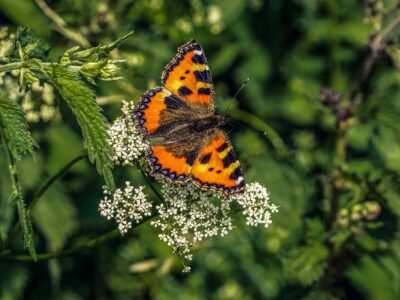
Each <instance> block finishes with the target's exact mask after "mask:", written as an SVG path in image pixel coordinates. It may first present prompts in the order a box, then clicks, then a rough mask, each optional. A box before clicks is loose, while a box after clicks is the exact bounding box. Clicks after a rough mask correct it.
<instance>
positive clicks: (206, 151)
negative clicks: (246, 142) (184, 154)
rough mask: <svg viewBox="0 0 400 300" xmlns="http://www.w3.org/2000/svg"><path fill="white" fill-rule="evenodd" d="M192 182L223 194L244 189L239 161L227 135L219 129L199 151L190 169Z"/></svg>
mask: <svg viewBox="0 0 400 300" xmlns="http://www.w3.org/2000/svg"><path fill="white" fill-rule="evenodd" d="M191 175H192V179H193V183H194V184H195V185H196V186H198V187H200V188H201V189H211V190H215V191H220V192H223V193H225V194H232V193H240V192H242V191H243V190H244V185H245V183H244V178H243V173H242V171H241V169H240V163H239V160H238V158H237V155H236V153H235V152H234V150H233V147H232V144H231V143H230V141H229V139H228V137H227V136H226V135H225V134H224V132H223V131H222V130H220V129H217V130H216V131H215V132H214V135H213V136H212V137H211V138H210V139H209V140H208V142H207V143H206V144H205V146H204V147H203V149H202V150H201V151H200V152H199V155H198V156H197V158H196V160H195V162H194V164H193V166H192V169H191Z"/></svg>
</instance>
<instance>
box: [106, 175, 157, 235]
mask: <svg viewBox="0 0 400 300" xmlns="http://www.w3.org/2000/svg"><path fill="white" fill-rule="evenodd" d="M125 184H126V187H125V188H124V189H123V190H121V189H116V190H115V191H114V192H111V191H109V190H108V189H107V187H106V186H104V187H103V192H104V198H103V199H102V200H101V201H100V204H99V211H100V214H101V215H102V216H103V217H106V218H107V220H111V219H115V221H116V222H117V224H118V229H119V231H120V232H121V234H125V233H127V232H128V230H129V229H131V228H132V223H139V222H140V221H142V220H143V218H144V217H147V216H151V208H152V204H151V202H150V201H148V200H147V198H146V195H145V194H144V193H143V189H144V187H143V186H139V187H137V188H135V187H133V186H132V185H131V184H130V183H129V181H127V182H126V183H125Z"/></svg>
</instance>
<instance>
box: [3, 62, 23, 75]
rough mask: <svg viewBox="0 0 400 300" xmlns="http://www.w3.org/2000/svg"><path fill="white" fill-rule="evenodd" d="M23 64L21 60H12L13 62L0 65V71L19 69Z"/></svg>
mask: <svg viewBox="0 0 400 300" xmlns="http://www.w3.org/2000/svg"><path fill="white" fill-rule="evenodd" d="M23 66H24V64H23V63H22V62H13V63H9V64H5V65H1V66H0V73H3V72H9V71H12V70H18V69H21V68H22V67H23Z"/></svg>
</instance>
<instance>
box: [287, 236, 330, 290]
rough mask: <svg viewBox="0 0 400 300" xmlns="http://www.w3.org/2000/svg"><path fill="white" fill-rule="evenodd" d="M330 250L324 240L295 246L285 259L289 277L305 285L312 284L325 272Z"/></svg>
mask: <svg viewBox="0 0 400 300" xmlns="http://www.w3.org/2000/svg"><path fill="white" fill-rule="evenodd" d="M328 255H329V252H328V249H327V248H326V246H325V245H324V244H323V243H322V242H314V243H312V244H308V245H305V246H302V247H298V248H293V249H292V250H291V251H290V253H289V255H287V256H286V257H285V258H284V259H283V265H284V271H285V273H286V275H287V277H288V278H289V279H291V280H293V281H296V282H299V283H301V284H303V285H310V284H312V283H313V282H315V281H316V280H318V279H319V278H320V277H321V276H322V274H323V273H324V270H325V267H326V260H327V258H328Z"/></svg>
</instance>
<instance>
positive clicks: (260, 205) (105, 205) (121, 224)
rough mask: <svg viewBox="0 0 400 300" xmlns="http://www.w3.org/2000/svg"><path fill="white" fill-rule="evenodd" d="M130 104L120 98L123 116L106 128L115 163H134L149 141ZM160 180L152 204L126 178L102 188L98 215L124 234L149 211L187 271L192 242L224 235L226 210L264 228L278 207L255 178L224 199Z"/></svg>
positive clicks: (228, 224) (229, 221)
mask: <svg viewBox="0 0 400 300" xmlns="http://www.w3.org/2000/svg"><path fill="white" fill-rule="evenodd" d="M132 110H133V105H132V104H131V103H127V102H124V103H123V107H122V112H123V115H122V116H121V117H120V118H118V119H117V120H116V121H114V123H113V124H112V125H111V126H110V128H109V136H110V139H109V143H110V145H111V147H112V151H113V155H112V158H113V160H114V161H115V163H116V164H121V165H129V166H133V165H135V162H136V161H137V160H138V159H141V157H143V155H144V153H145V151H146V150H147V149H148V147H149V145H148V144H147V143H146V142H145V141H143V139H142V136H141V134H140V132H139V130H138V129H137V128H136V126H135V119H134V118H133V117H132V114H131V113H130V112H131V111H132ZM156 179H157V180H158V181H160V183H161V186H162V187H161V199H159V201H158V203H154V205H153V203H152V202H151V201H150V200H149V199H148V198H147V196H146V195H145V194H144V193H143V187H138V188H134V187H133V186H132V185H131V184H130V183H129V182H126V187H125V189H124V190H121V189H116V190H115V191H114V192H110V191H108V190H107V189H105V190H104V193H105V196H104V199H103V200H101V202H100V213H101V215H103V216H104V217H106V218H107V219H109V220H110V219H114V220H115V221H116V222H117V224H118V228H119V230H120V231H121V234H125V233H126V232H127V231H128V230H129V229H131V228H132V227H133V223H135V222H136V223H138V222H140V221H141V220H143V219H144V218H145V217H147V216H150V215H151V212H150V211H151V208H152V206H155V211H154V212H153V215H152V216H153V217H154V218H153V220H152V221H151V225H152V226H154V227H156V228H158V229H159V230H160V233H159V235H158V236H159V238H160V239H161V240H162V241H164V242H165V243H167V244H168V246H170V247H171V248H172V250H173V252H174V253H177V254H178V256H179V257H180V258H181V259H182V260H183V261H184V264H185V268H184V269H183V271H185V272H188V271H190V267H189V266H187V263H188V262H190V261H191V260H192V259H193V255H192V249H193V246H194V245H195V244H196V243H198V242H200V241H203V240H206V239H210V238H212V237H215V236H224V235H226V234H228V233H229V232H230V231H231V230H232V229H233V228H234V225H233V219H232V218H231V214H232V213H233V212H236V211H237V209H235V208H237V207H239V208H240V211H241V212H242V214H243V215H244V216H245V218H246V223H247V225H250V226H258V225H263V226H265V227H268V226H269V225H270V224H271V215H272V213H275V212H277V211H278V207H277V206H275V205H274V204H272V203H271V202H270V201H269V195H268V192H267V189H266V188H265V187H264V186H263V185H261V184H260V183H258V182H255V183H247V185H246V187H245V191H244V192H243V193H242V194H233V195H231V196H229V197H227V196H226V195H223V194H220V193H213V192H210V191H209V192H204V191H201V190H200V189H198V188H197V187H195V186H194V185H193V184H192V183H190V182H187V183H171V182H169V181H168V182H167V181H165V180H164V179H163V178H156Z"/></svg>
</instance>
